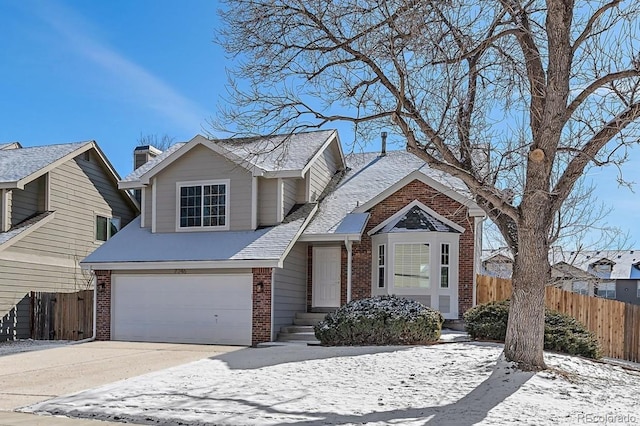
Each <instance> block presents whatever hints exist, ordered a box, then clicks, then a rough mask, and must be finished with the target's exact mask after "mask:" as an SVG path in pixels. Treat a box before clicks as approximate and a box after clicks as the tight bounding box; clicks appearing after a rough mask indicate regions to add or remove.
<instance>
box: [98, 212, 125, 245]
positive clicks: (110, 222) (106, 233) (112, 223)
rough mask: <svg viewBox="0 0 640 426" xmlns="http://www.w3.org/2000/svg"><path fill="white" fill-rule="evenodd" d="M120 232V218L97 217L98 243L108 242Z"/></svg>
mask: <svg viewBox="0 0 640 426" xmlns="http://www.w3.org/2000/svg"><path fill="white" fill-rule="evenodd" d="M119 230H120V218H119V217H107V216H101V215H96V241H107V240H108V239H109V238H111V237H113V236H114V235H115V234H116V233H117V232H118V231H119Z"/></svg>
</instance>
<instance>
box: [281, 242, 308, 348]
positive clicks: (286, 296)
mask: <svg viewBox="0 0 640 426" xmlns="http://www.w3.org/2000/svg"><path fill="white" fill-rule="evenodd" d="M273 291H274V296H273V299H274V300H273V302H274V313H273V315H274V319H273V321H274V330H273V331H274V337H275V334H276V333H278V332H279V331H280V327H282V326H286V325H291V324H292V323H293V317H294V316H295V314H296V312H306V309H307V245H306V244H304V243H296V244H295V245H294V246H293V248H292V249H291V251H290V252H289V255H288V256H287V258H286V259H285V260H284V265H283V268H282V269H276V270H275V273H274V283H273Z"/></svg>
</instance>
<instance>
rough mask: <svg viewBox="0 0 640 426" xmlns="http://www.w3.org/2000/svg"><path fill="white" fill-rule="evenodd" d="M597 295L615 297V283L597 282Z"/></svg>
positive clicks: (607, 297) (608, 297)
mask: <svg viewBox="0 0 640 426" xmlns="http://www.w3.org/2000/svg"><path fill="white" fill-rule="evenodd" d="M598 296H600V297H604V298H606V299H615V298H616V283H615V282H608V283H600V284H598Z"/></svg>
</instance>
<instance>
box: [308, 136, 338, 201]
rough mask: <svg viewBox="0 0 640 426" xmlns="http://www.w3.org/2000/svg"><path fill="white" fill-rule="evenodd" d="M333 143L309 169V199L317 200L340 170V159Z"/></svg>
mask: <svg viewBox="0 0 640 426" xmlns="http://www.w3.org/2000/svg"><path fill="white" fill-rule="evenodd" d="M334 144H335V142H334V143H332V144H331V145H329V146H328V147H327V149H325V150H324V152H323V153H322V155H321V156H320V157H319V158H318V159H317V160H316V161H315V163H313V165H312V166H311V169H310V170H309V198H310V199H309V201H310V202H316V201H317V200H318V197H319V196H320V194H322V191H324V188H325V187H326V186H327V184H328V183H329V181H330V180H331V178H332V177H333V175H334V174H335V173H336V172H337V171H338V167H339V164H338V163H339V159H338V156H337V152H336V149H335V148H333V145H334Z"/></svg>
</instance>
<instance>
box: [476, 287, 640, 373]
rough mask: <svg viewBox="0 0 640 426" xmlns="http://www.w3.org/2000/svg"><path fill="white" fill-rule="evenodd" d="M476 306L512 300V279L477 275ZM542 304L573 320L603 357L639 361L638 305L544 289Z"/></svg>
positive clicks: (639, 326) (639, 320)
mask: <svg viewBox="0 0 640 426" xmlns="http://www.w3.org/2000/svg"><path fill="white" fill-rule="evenodd" d="M476 283H477V286H476V300H477V303H478V304H480V303H486V302H492V301H498V300H505V299H509V298H510V297H511V291H512V288H511V280H509V279H504V278H496V277H488V276H485V275H478V276H477V280H476ZM544 300H545V305H546V306H547V307H548V308H549V309H553V310H556V311H560V312H562V313H564V314H567V315H571V316H572V317H574V318H576V319H577V320H578V321H580V322H581V323H582V324H584V325H585V326H586V327H587V329H589V330H590V331H591V332H592V333H593V334H595V336H596V337H597V338H598V342H600V346H601V348H602V355H603V356H606V357H612V358H619V359H625V360H628V361H633V362H640V306H638V305H632V304H630V303H622V302H618V301H615V300H609V299H603V298H599V297H593V296H584V295H582V294H578V293H573V292H570V291H565V290H562V289H559V288H556V287H546V288H545V298H544Z"/></svg>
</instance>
